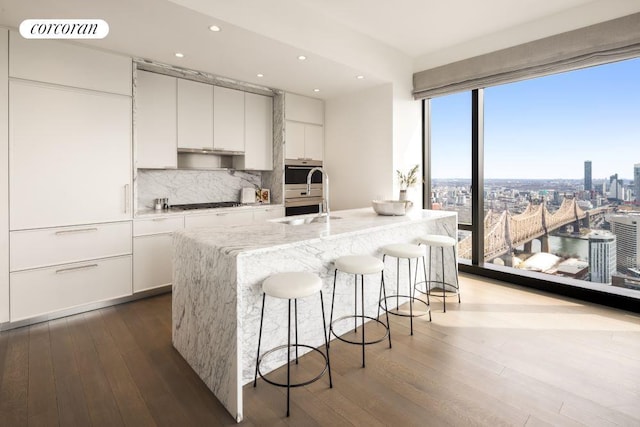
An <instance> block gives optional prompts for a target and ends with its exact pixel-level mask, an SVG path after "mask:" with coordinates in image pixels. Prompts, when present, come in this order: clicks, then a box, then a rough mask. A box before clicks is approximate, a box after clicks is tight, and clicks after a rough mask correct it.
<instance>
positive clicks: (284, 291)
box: [253, 272, 333, 417]
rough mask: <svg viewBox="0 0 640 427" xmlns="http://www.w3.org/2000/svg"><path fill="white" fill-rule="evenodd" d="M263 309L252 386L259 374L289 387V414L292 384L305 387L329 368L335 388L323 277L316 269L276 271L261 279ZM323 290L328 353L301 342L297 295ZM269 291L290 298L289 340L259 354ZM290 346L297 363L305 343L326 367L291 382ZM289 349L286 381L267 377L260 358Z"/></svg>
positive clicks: (264, 378)
mask: <svg viewBox="0 0 640 427" xmlns="http://www.w3.org/2000/svg"><path fill="white" fill-rule="evenodd" d="M262 292H263V293H262V311H261V314H260V332H259V333H258V354H257V356H256V370H255V376H254V378H253V386H254V387H256V385H257V381H258V375H259V376H260V378H262V379H263V380H264V381H265V382H267V383H269V384H271V385H275V386H278V387H286V388H287V417H288V416H289V400H290V399H289V394H290V389H291V388H292V387H302V386H305V385H308V384H311V383H313V382H315V381H318V380H319V379H320V378H321V377H322V376H323V375H324V374H325V372H326V371H327V370H328V371H329V388H333V381H332V380H331V362H330V360H329V342H328V341H327V326H326V321H325V315H324V299H323V297H322V279H320V277H318V276H317V275H316V274H313V273H306V272H286V273H277V274H274V275H272V276H270V277H268V278H267V279H265V280H264V282H262ZM316 293H319V294H320V309H321V311H322V328H323V334H322V335H323V337H324V346H325V353H323V352H322V351H320V350H318V349H317V348H315V347H312V346H310V345H306V344H299V343H298V298H305V297H308V296H311V295H313V294H316ZM267 295H269V296H270V297H273V298H279V299H286V300H288V301H289V310H288V315H287V344H286V345H279V346H277V347H275V348H272V349H271V350H268V351H266V352H265V353H263V354H262V356H261V355H260V343H261V342H262V325H263V322H264V306H265V300H266V296H267ZM292 300H293V302H294V310H295V341H296V342H295V344H293V345H291V301H292ZM291 347H294V348H295V351H296V357H295V362H296V364H297V363H298V348H299V347H304V348H308V349H309V350H311V351H315V352H316V353H318V354H320V356H322V358H323V359H324V362H325V363H324V367H323V369H322V371H321V372H320V373H319V374H318V375H316V376H315V377H313V378H311V379H310V380H307V381H303V382H299V383H293V384H292V383H291ZM283 348H286V349H287V382H286V383H279V382H275V381H272V380H270V379H269V378H267V377H265V376H264V375H263V374H262V372H261V371H260V362H261V361H262V360H263V359H264V358H265V357H266V356H267V355H269V354H271V353H273V352H275V351H278V350H280V349H283Z"/></svg>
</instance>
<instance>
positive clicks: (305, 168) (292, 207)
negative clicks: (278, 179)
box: [284, 160, 323, 216]
mask: <svg viewBox="0 0 640 427" xmlns="http://www.w3.org/2000/svg"><path fill="white" fill-rule="evenodd" d="M318 166H319V167H322V162H321V161H317V160H285V163H284V208H285V215H287V216H291V215H303V214H309V213H317V212H319V211H320V205H321V204H322V176H323V175H322V174H321V173H319V172H316V173H314V174H313V176H312V177H311V191H307V175H308V174H309V171H310V170H311V169H313V168H315V167H318Z"/></svg>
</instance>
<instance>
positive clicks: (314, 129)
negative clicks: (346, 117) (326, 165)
mask: <svg viewBox="0 0 640 427" xmlns="http://www.w3.org/2000/svg"><path fill="white" fill-rule="evenodd" d="M285 126H286V127H285V158H286V159H304V160H322V159H323V152H324V128H323V127H322V126H319V125H313V124H307V123H299V122H292V121H289V120H287V122H286V124H285Z"/></svg>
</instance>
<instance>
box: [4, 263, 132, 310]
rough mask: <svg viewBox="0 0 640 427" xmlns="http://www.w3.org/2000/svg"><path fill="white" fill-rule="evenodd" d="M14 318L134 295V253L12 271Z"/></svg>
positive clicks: (12, 308) (12, 307) (11, 286)
mask: <svg viewBox="0 0 640 427" xmlns="http://www.w3.org/2000/svg"><path fill="white" fill-rule="evenodd" d="M10 288H11V321H12V322H15V321H18V320H22V319H26V318H29V317H35V316H40V315H43V314H48V313H52V312H55V311H59V310H64V309H69V308H73V307H77V306H79V305H83V304H89V303H94V302H98V301H105V300H109V299H113V298H118V297H123V296H127V295H131V255H127V256H122V257H115V258H106V259H100V260H93V261H87V262H82V263H73V264H65V265H61V266H56V267H48V268H40V269H35V270H26V271H19V272H14V273H11V274H10Z"/></svg>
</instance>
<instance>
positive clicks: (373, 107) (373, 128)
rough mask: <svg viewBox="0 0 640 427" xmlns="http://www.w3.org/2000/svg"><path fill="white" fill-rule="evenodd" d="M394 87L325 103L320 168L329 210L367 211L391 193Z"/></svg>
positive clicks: (355, 93) (348, 95) (351, 94)
mask: <svg viewBox="0 0 640 427" xmlns="http://www.w3.org/2000/svg"><path fill="white" fill-rule="evenodd" d="M392 142H393V87H392V85H391V83H388V84H383V85H380V86H377V87H374V88H371V89H366V90H363V91H360V92H354V93H348V94H345V95H343V96H340V97H337V98H332V99H328V100H326V102H325V153H324V165H325V168H326V170H327V172H328V174H329V177H330V185H331V188H330V203H331V208H332V209H333V210H338V209H350V208H362V207H367V206H371V200H372V199H375V198H377V197H382V198H385V199H388V198H391V196H392V192H393V179H392V176H393V173H394V170H393V144H392Z"/></svg>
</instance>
